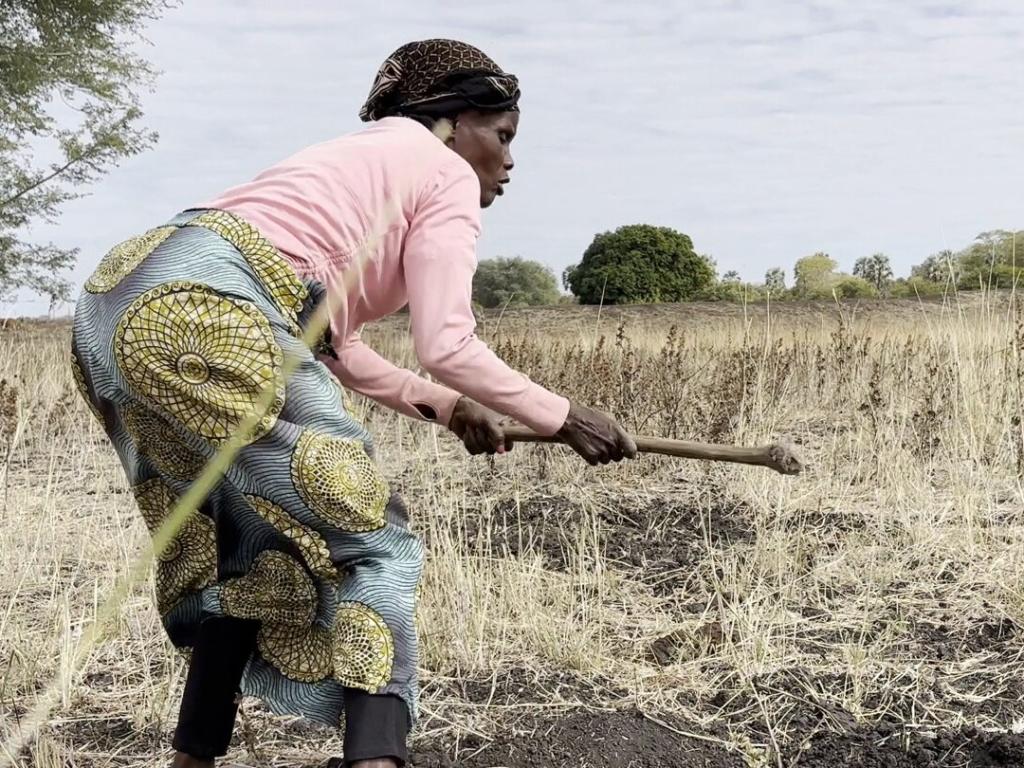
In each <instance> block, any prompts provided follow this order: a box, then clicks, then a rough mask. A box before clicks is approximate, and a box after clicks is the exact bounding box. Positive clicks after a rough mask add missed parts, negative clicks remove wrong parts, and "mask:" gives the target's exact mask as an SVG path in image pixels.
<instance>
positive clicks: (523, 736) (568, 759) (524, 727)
mask: <svg viewBox="0 0 1024 768" xmlns="http://www.w3.org/2000/svg"><path fill="white" fill-rule="evenodd" d="M745 765H746V763H745V762H744V760H743V758H742V756H740V755H739V754H737V753H733V752H729V751H727V750H726V749H725V748H722V747H718V746H716V745H714V744H711V743H708V742H705V741H701V740H698V739H693V738H688V737H685V736H681V735H679V734H677V733H674V732H673V731H672V730H669V728H666V727H664V726H662V725H659V724H658V723H655V722H654V721H652V720H650V719H648V718H646V717H644V716H643V715H642V714H640V713H639V712H636V711H629V712H626V711H616V712H590V711H582V710H581V711H575V712H570V713H568V714H566V715H564V716H563V717H538V716H533V715H531V716H527V717H524V718H522V719H521V720H520V721H518V722H517V723H514V724H512V725H511V727H509V728H507V729H505V731H504V732H502V733H500V734H497V735H496V736H495V737H494V739H493V740H491V741H487V740H484V739H482V738H480V737H476V736H472V735H470V736H463V738H461V739H460V741H459V743H458V745H457V746H456V745H454V744H438V743H435V744H419V745H417V746H416V747H415V748H414V749H413V754H412V768H494V766H516V768H519V766H522V767H523V768H527V766H529V767H530V768H542V767H544V768H547V767H548V766H550V767H551V768H556V767H557V768H646V767H647V766H651V767H652V768H745Z"/></svg>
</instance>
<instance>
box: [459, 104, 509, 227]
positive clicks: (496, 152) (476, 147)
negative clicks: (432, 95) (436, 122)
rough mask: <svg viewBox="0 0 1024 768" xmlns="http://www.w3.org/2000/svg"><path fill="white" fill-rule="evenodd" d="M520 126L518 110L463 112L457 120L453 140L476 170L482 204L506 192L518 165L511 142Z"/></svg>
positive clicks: (486, 205) (460, 152)
mask: <svg viewBox="0 0 1024 768" xmlns="http://www.w3.org/2000/svg"><path fill="white" fill-rule="evenodd" d="M518 128H519V113H518V112H477V111H471V112H463V113H462V114H461V115H459V119H458V120H457V121H456V123H455V133H454V134H453V136H452V138H451V140H450V141H449V144H450V145H451V148H452V149H454V150H455V151H456V152H458V153H459V154H460V155H461V156H462V157H463V158H464V159H465V160H466V162H468V163H469V164H470V165H471V166H473V170H474V171H476V175H477V178H478V179H480V207H481V208H486V207H488V206H489V205H490V204H491V203H493V202H494V198H495V197H497V196H498V195H501V194H503V192H504V189H503V187H504V185H505V184H506V183H507V182H508V181H509V176H508V174H509V171H511V170H512V166H513V165H514V163H513V162H512V152H511V150H510V149H509V146H510V145H511V144H512V139H514V138H515V136H516V130H517V129H518Z"/></svg>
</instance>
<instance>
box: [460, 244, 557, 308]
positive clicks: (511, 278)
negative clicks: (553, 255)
mask: <svg viewBox="0 0 1024 768" xmlns="http://www.w3.org/2000/svg"><path fill="white" fill-rule="evenodd" d="M559 296H560V294H559V292H558V283H557V282H556V281H555V275H554V273H553V272H552V271H551V270H550V269H549V268H548V267H546V266H544V265H543V264H541V263H540V262H537V261H529V260H527V259H522V258H519V257H516V258H511V259H502V258H498V259H484V260H482V261H481V262H480V264H479V265H478V266H477V270H476V274H475V275H474V277H473V300H474V301H476V302H477V303H478V304H479V305H480V306H482V307H485V308H488V309H489V308H492V307H507V306H508V307H525V306H534V305H538V304H557V303H558V300H559Z"/></svg>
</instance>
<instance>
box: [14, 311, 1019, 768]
mask: <svg viewBox="0 0 1024 768" xmlns="http://www.w3.org/2000/svg"><path fill="white" fill-rule="evenodd" d="M403 322H404V320H403V318H395V319H394V320H393V321H392V322H390V323H389V324H386V325H382V326H380V327H378V328H375V329H373V330H372V332H371V333H370V334H369V335H370V339H371V342H372V343H373V344H374V345H375V346H376V347H377V348H378V349H379V350H380V351H381V352H383V353H384V354H386V355H388V356H390V357H392V359H396V360H405V361H408V360H409V347H408V342H407V340H406V335H405V328H404V325H403ZM481 332H482V335H484V336H485V337H486V338H488V339H489V340H490V341H491V342H492V343H493V344H494V347H495V349H496V350H497V351H498V352H499V354H501V355H502V356H504V357H505V358H506V359H507V360H508V361H509V362H510V363H512V364H513V365H516V366H519V367H521V368H522V369H523V370H525V371H527V372H529V373H530V374H531V376H533V378H535V379H536V380H538V381H541V382H543V383H545V384H547V385H548V386H550V387H551V388H553V389H556V390H559V391H561V392H564V393H566V394H568V395H570V396H573V397H575V398H578V399H579V400H581V401H583V402H585V403H589V404H593V405H597V406H600V407H602V408H605V409H607V410H609V411H612V412H614V413H616V414H617V415H619V416H620V417H621V418H622V419H623V420H624V421H625V423H626V424H627V425H628V426H629V427H630V428H631V429H633V430H635V431H636V432H638V433H644V434H652V435H664V436H672V437H682V438H687V439H693V440H705V441H716V442H726V443H737V444H747V445H752V444H761V443H765V442H769V441H772V440H775V439H777V438H780V437H788V438H789V439H791V440H792V441H794V443H795V444H796V445H797V448H798V450H799V452H800V453H801V455H802V457H803V458H804V460H805V461H806V462H807V463H808V464H809V469H808V470H807V471H806V472H805V473H804V474H803V475H801V476H798V477H795V478H789V477H782V476H778V475H775V474H773V473H771V472H769V471H768V470H765V469H761V468H753V467H742V466H731V465H717V464H707V463H698V462H684V461H680V460H669V459H656V458H643V459H640V460H637V461H635V462H631V463H629V464H628V465H620V466H613V467H608V468H601V469H597V470H595V469H591V468H590V467H587V466H586V465H585V464H583V462H581V461H579V460H577V459H575V458H574V456H573V455H571V454H570V453H569V452H568V451H567V450H566V449H564V448H560V447H557V446H549V447H539V446H519V447H517V448H516V450H515V451H513V452H512V454H510V455H509V456H506V457H502V458H499V459H497V460H490V459H486V458H476V459H474V458H471V457H469V456H466V455H465V454H464V453H463V452H462V451H461V446H460V445H459V444H458V443H457V442H455V441H454V440H453V439H452V438H451V437H450V436H448V435H447V434H444V433H443V432H442V431H435V430H434V429H433V428H428V427H424V426H422V425H418V424H414V423H411V422H408V421H404V420H402V419H400V418H399V417H396V416H394V415H392V414H389V413H387V412H385V411H383V410H381V409H379V408H378V407H376V406H372V405H371V404H369V403H365V402H360V403H358V404H357V408H359V409H361V410H362V414H363V416H364V418H366V420H367V421H368V422H369V423H370V425H371V426H372V429H373V432H374V434H375V436H376V438H377V442H378V445H379V451H380V458H381V460H382V462H383V464H384V467H385V468H386V471H387V473H388V475H389V476H390V478H391V479H392V481H393V482H394V484H395V486H396V487H397V488H399V489H400V490H401V491H402V492H403V493H404V495H405V497H406V499H407V501H408V502H409V505H410V507H411V508H412V510H413V514H414V519H415V525H416V528H417V529H418V531H419V532H420V533H421V535H422V536H423V537H424V538H425V540H426V542H427V544H428V549H429V556H428V565H427V573H426V577H425V583H424V597H423V604H422V614H421V616H420V627H421V636H422V651H423V654H422V667H423V672H422V676H423V681H424V692H423V713H424V716H423V719H422V722H421V724H420V727H419V729H418V731H417V734H416V738H415V741H414V748H415V762H414V764H415V766H416V767H417V768H440V767H441V766H456V765H458V766H466V767H467V768H483V767H485V766H488V767H496V766H517V767H519V766H524V767H532V766H573V767H578V768H584V767H588V768H598V767H605V766H607V767H612V766H614V767H616V768H627V767H628V768H644V767H647V766H663V767H665V768H674V767H676V766H679V767H680V768H684V767H685V768H689V767H690V766H737V767H740V766H770V767H773V768H782V767H783V766H784V767H786V768H789V767H790V766H841V765H851V766H865V767H870V766H895V767H898V768H899V767H903V766H906V767H907V768H910V767H915V768H916V767H917V766H968V765H971V766H1021V765H1024V737H1022V736H1020V735H1018V732H1019V731H1021V730H1024V653H1022V642H1024V629H1022V627H1024V485H1022V480H1024V396H1022V389H1024V307H1021V306H1018V305H1017V304H1016V303H1015V302H1014V301H1013V300H1012V298H1008V297H988V298H985V297H975V298H972V299H971V300H970V301H966V300H965V301H955V300H954V301H953V302H951V303H949V304H946V305H943V304H941V303H932V304H917V303H914V302H906V303H884V304H883V303H868V304H863V303H861V304H844V305H843V306H841V307H837V306H835V305H828V304H823V305H783V306H779V307H773V308H772V309H771V311H770V312H766V310H765V308H764V307H756V308H751V309H750V310H749V311H746V312H745V311H744V309H743V308H742V307H736V306H728V305H691V306H685V307H656V308H627V309H621V310H619V309H605V310H604V311H603V312H598V311H597V310H594V309H586V310H583V309H577V308H557V309H550V310H532V311H519V312H510V313H506V314H505V315H503V316H498V315H490V316H488V317H487V318H485V319H484V321H483V323H482V326H481ZM67 345H68V330H67V328H66V327H64V326H61V325H43V324H11V325H9V326H7V327H6V328H5V329H4V330H3V331H2V334H0V378H2V380H3V383H2V384H0V452H2V453H0V460H2V464H0V481H2V489H0V491H2V494H3V506H2V509H0V531H2V533H0V563H2V564H3V565H2V576H3V578H2V579H0V670H2V671H0V676H2V682H0V737H2V738H3V739H4V740H5V741H6V740H7V739H8V738H9V737H11V736H13V735H15V734H16V732H17V731H18V729H19V727H20V724H21V723H22V722H23V720H24V717H25V714H26V712H27V711H28V710H29V709H30V708H31V706H32V704H33V702H34V700H35V697H36V696H38V695H39V693H40V692H41V691H43V690H44V689H45V688H46V686H48V685H49V682H50V681H51V680H52V679H53V678H54V676H55V675H56V674H57V673H58V671H59V670H61V669H62V668H63V669H67V667H68V665H69V664H70V662H71V653H72V649H73V647H74V642H75V640H76V639H77V637H78V636H79V635H80V634H81V632H82V631H83V627H84V626H85V625H87V624H88V623H89V622H90V621H91V620H92V619H93V617H94V616H95V615H96V612H97V606H98V605H99V603H100V602H101V600H102V599H103V596H104V595H105V594H107V593H108V592H109V591H110V589H111V585H112V584H113V583H114V581H115V579H116V578H117V576H118V575H119V574H121V573H123V572H124V571H125V570H126V569H127V568H128V566H129V564H130V563H131V561H133V560H134V559H135V557H136V556H137V553H139V552H140V551H144V550H145V547H146V546H147V537H146V534H145V528H144V526H143V524H142V523H141V521H140V520H139V519H138V517H137V515H136V513H135V510H134V504H133V501H132V497H131V495H130V494H129V493H128V489H127V487H126V484H125V480H124V477H123V475H122V473H121V470H120V467H119V465H118V464H117V461H116V458H115V456H114V454H113V452H112V451H111V450H110V449H109V448H108V446H107V444H106V442H105V438H104V436H103V434H102V432H101V431H100V430H99V428H98V427H97V425H96V424H95V423H94V422H93V421H92V419H91V416H90V414H89V412H88V411H87V410H86V408H85V406H84V405H83V404H82V403H81V402H80V401H79V399H78V396H77V394H76V392H75V389H74V385H73V383H72V379H71V376H70V373H69V370H68V367H67V364H66V349H67ZM149 590H150V587H149V586H148V585H143V586H141V587H139V588H138V589H136V590H135V591H133V592H132V593H131V595H130V597H129V599H128V600H127V601H126V602H125V603H124V604H123V606H122V609H121V610H120V612H119V613H118V615H117V617H116V620H115V621H114V622H113V623H112V624H111V626H110V627H109V629H108V630H107V632H106V633H105V634H104V636H103V639H102V641H101V642H100V643H99V644H98V645H97V646H96V648H95V649H93V651H92V653H91V654H90V655H89V657H88V658H87V659H86V660H85V661H84V663H83V664H82V665H81V668H80V669H79V670H78V672H77V674H75V675H73V676H71V677H70V678H69V679H68V680H67V682H66V684H65V685H63V686H62V687H61V689H60V690H59V694H60V696H59V700H58V702H57V706H56V707H55V708H54V709H53V710H52V711H51V712H50V714H49V716H48V718H47V721H46V724H45V726H44V728H43V729H42V731H41V733H40V735H39V738H38V740H37V741H36V742H35V745H34V746H33V747H32V749H31V750H30V751H24V752H22V753H21V754H20V755H18V756H16V757H17V761H18V763H19V764H21V765H34V766H40V768H58V766H159V765H164V764H166V758H167V755H168V746H167V745H168V741H169V734H170V730H171V729H172V727H173V724H174V718H175V713H176V706H177V699H178V695H179V691H180V688H181V684H182V681H183V673H184V667H183V662H182V660H181V659H180V657H178V656H177V655H176V654H175V653H174V652H173V651H172V650H171V649H170V648H169V646H168V644H167V642H166V641H165V639H164V637H163V635H162V633H161V631H160V628H159V623H158V620H157V616H156V613H155V610H154V609H153V607H152V605H151V603H150V599H149V594H150V592H149ZM339 742H340V739H339V735H338V734H337V733H332V732H330V731H327V730H323V729H320V728H318V727H313V726H309V725H305V724H303V723H301V722H296V721H292V720H287V719H281V718H276V717H272V716H270V715H268V714H266V713H265V712H264V711H263V710H262V709H261V707H260V706H259V704H258V702H246V703H245V704H244V706H243V717H242V718H241V720H240V727H239V728H238V729H237V734H236V742H235V745H234V747H233V749H232V752H231V755H230V759H231V760H232V761H233V762H235V763H238V764H244V765H249V766H289V767H295V768H298V766H318V765H322V764H323V762H324V761H325V760H326V759H327V758H328V757H329V756H331V755H332V754H337V753H338V746H339ZM2 762H4V756H3V755H2V754H0V763H2Z"/></svg>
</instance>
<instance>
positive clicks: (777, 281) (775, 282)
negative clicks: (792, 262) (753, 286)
mask: <svg viewBox="0 0 1024 768" xmlns="http://www.w3.org/2000/svg"><path fill="white" fill-rule="evenodd" d="M764 287H765V288H766V289H767V290H768V291H769V292H770V293H771V294H772V295H773V296H776V295H778V294H781V293H784V292H785V290H786V272H785V270H783V269H782V268H781V267H772V268H771V269H769V270H768V271H767V272H765V273H764Z"/></svg>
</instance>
